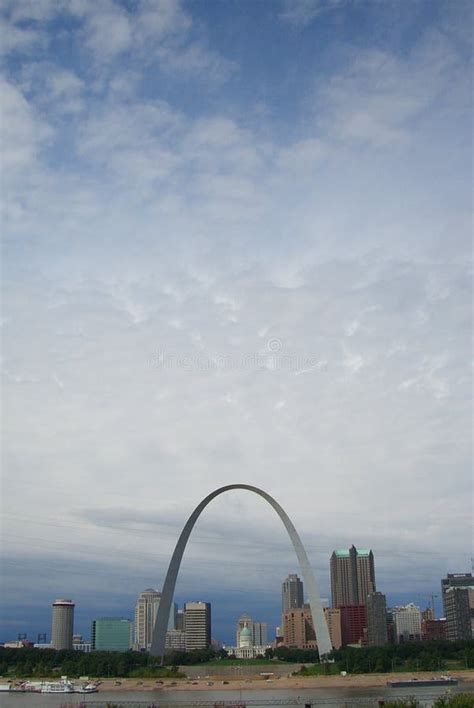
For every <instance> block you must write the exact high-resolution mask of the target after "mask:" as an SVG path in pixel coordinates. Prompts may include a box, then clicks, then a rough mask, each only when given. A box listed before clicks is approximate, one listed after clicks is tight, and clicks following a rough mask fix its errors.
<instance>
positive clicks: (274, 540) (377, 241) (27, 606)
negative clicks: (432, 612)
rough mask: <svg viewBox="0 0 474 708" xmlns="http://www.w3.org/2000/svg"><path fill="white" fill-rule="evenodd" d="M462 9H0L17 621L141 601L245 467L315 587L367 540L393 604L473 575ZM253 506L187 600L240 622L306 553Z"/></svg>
mask: <svg viewBox="0 0 474 708" xmlns="http://www.w3.org/2000/svg"><path fill="white" fill-rule="evenodd" d="M471 15H472V8H471V4H470V3H468V2H465V3H464V2H462V1H461V0H460V1H459V2H456V3H453V2H409V3H408V2H383V3H381V2H369V1H363V0H353V1H349V0H348V1H346V0H291V1H290V0H288V2H287V1H286V0H272V1H269V2H231V1H230V0H226V1H225V2H213V1H210V0H209V1H206V2H202V1H199V2H188V3H186V2H178V0H136V1H134V2H118V1H117V2H114V1H113V0H99V1H97V2H88V1H87V0H34V1H33V0H31V1H28V0H20V1H19V0H15V2H13V1H11V2H10V1H8V0H7V1H6V2H4V3H3V5H2V10H1V26H0V32H1V35H0V36H1V38H2V41H1V46H2V77H1V83H2V96H3V98H2V165H3V175H2V210H3V211H2V231H3V235H4V239H3V256H2V274H3V281H4V293H3V307H2V373H3V383H2V404H3V410H4V418H5V426H4V432H3V439H2V491H3V494H2V498H3V512H4V519H5V522H4V556H5V564H4V568H5V573H4V586H3V593H2V595H3V612H2V617H3V620H2V624H1V625H0V639H9V638H11V637H12V636H15V635H16V633H17V632H20V631H28V632H29V633H30V634H34V633H35V632H36V631H45V630H46V631H48V632H49V623H50V603H51V601H52V600H53V599H54V598H55V597H60V596H66V597H73V598H74V599H75V601H76V605H77V614H78V617H79V618H80V619H79V621H78V629H80V630H81V631H83V632H85V633H87V626H88V623H89V619H91V618H93V617H94V616H97V615H104V614H111V613H118V614H124V615H126V616H127V615H128V616H129V615H130V613H131V609H132V607H133V603H134V599H135V597H136V596H138V593H139V592H140V591H141V590H143V589H144V588H145V587H150V586H155V587H158V588H159V587H160V585H161V583H162V582H163V578H164V573H165V571H166V566H167V562H168V559H169V557H170V555H171V552H172V549H173V544H174V542H175V540H176V538H177V536H178V534H179V531H180V529H181V527H182V525H183V524H184V522H185V520H186V517H187V516H188V515H189V514H190V513H191V511H192V509H193V508H194V507H195V506H196V504H197V503H198V502H199V501H200V500H201V498H202V497H204V496H205V495H206V494H207V493H209V492H210V491H211V490H212V489H214V488H215V487H218V486H221V485H223V484H229V483H235V482H243V483H251V484H255V485H257V486H260V487H262V488H263V489H265V490H266V491H267V492H269V493H270V494H272V495H273V496H274V497H275V498H276V499H277V500H278V501H279V502H280V503H281V504H282V505H283V507H284V508H285V509H286V510H287V512H288V513H289V515H290V516H291V517H292V519H293V521H294V523H295V525H296V527H297V529H298V531H299V532H300V534H301V536H302V539H303V541H304V543H305V544H306V546H307V548H308V552H309V554H310V557H311V559H312V561H313V563H314V567H315V569H316V572H317V574H318V577H319V578H320V583H321V586H322V592H323V596H326V597H327V596H328V594H329V556H330V553H331V551H332V550H333V548H335V547H349V546H350V545H351V544H352V543H355V545H356V546H359V547H371V548H372V549H373V550H374V554H375V558H376V567H377V580H378V587H379V589H381V590H382V591H384V592H386V593H387V595H388V597H389V600H390V601H391V602H399V601H402V600H403V601H405V600H407V601H408V600H413V601H415V602H418V603H419V604H426V602H427V600H426V598H427V597H428V596H429V595H430V594H431V593H432V592H436V593H439V581H440V578H441V577H442V576H443V575H444V574H445V573H446V572H447V571H450V572H454V571H459V572H462V571H466V570H469V569H470V554H471V553H472V551H471V538H472V527H471V515H472V514H471V513H472V461H471V458H472V455H471V453H472V434H471V424H472V414H471V398H470V396H471V384H472V374H471V369H470V365H469V363H468V362H469V358H470V354H471V349H470V337H469V335H470V332H471V329H472V327H471V324H472V322H471V308H470V300H471V280H470V260H471V245H470V232H471V210H472V204H471V195H470V187H471V167H472V165H471V151H470V147H471V142H470V132H471V125H472V105H471V84H470V82H471V69H472V67H471V51H472V37H471V27H472V17H471ZM247 496H248V495H245V494H244V493H243V492H235V493H232V494H229V495H227V496H226V497H225V498H224V497H223V498H220V499H219V500H218V501H217V502H214V503H213V505H212V507H210V508H209V509H208V510H207V513H206V516H205V517H203V518H202V520H201V521H200V522H199V527H198V529H197V533H196V536H195V537H193V539H192V542H191V544H190V547H189V549H188V551H187V555H186V560H185V565H184V566H183V575H182V577H181V578H180V580H179V584H178V588H177V594H178V597H177V599H178V600H179V601H180V602H182V601H184V600H186V599H203V600H210V601H211V602H212V603H213V607H214V612H213V614H214V619H215V627H214V634H215V635H216V637H218V638H220V639H221V640H224V641H230V640H231V639H232V633H231V632H230V630H229V627H232V626H233V622H234V620H235V619H236V618H237V617H238V616H239V615H240V613H241V612H242V611H249V612H251V613H252V614H254V615H255V618H256V619H266V620H267V621H269V622H270V623H271V624H276V623H277V621H278V612H279V607H280V597H279V593H280V585H281V581H282V580H283V578H284V577H285V575H286V574H287V573H288V572H294V571H295V570H296V567H295V560H294V559H293V556H292V552H291V549H290V547H289V542H288V541H287V540H286V538H285V536H284V531H283V530H282V529H280V527H279V524H278V520H277V519H274V518H273V515H272V512H271V510H268V509H266V508H265V507H264V506H263V502H261V500H254V499H252V498H250V499H248V498H247ZM262 559H263V560H262ZM262 571H263V572H262ZM111 588H112V589H111ZM196 594H198V596H199V597H194V595H196ZM219 607H220V609H219Z"/></svg>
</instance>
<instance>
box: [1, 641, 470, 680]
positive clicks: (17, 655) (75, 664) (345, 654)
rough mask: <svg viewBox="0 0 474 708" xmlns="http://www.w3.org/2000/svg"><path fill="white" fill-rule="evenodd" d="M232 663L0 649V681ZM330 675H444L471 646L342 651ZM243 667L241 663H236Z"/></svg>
mask: <svg viewBox="0 0 474 708" xmlns="http://www.w3.org/2000/svg"><path fill="white" fill-rule="evenodd" d="M262 658H265V659H268V660H269V661H272V660H273V661H274V660H277V661H285V662H291V663H298V664H300V663H301V664H316V663H317V662H318V661H319V656H318V652H317V650H316V649H310V650H303V649H295V648H289V647H277V648H276V649H267V650H266V652H265V656H264V657H262ZM229 659H232V661H236V659H235V657H234V656H233V655H229V654H228V653H227V652H226V651H225V650H224V649H220V650H218V651H216V650H214V649H203V650H196V651H193V652H173V653H172V654H169V655H167V656H166V664H167V667H168V668H163V667H160V661H159V659H158V658H157V657H155V656H151V655H150V654H148V653H146V652H135V651H128V652H112V651H110V652H106V651H94V652H91V653H88V654H86V653H84V652H81V651H56V650H55V649H32V648H27V647H24V648H22V649H8V648H5V647H1V648H0V675H2V676H3V677H16V678H23V677H43V676H52V675H54V674H58V675H63V674H65V675H67V676H71V677H73V678H76V677H78V676H101V677H107V676H108V677H117V678H118V677H124V678H125V677H138V676H156V677H166V676H174V677H176V676H177V670H178V669H177V667H178V666H186V665H192V664H202V663H208V662H212V661H222V662H225V661H226V660H229ZM330 659H331V660H333V661H334V669H335V670H338V671H347V672H348V673H356V674H358V673H372V672H375V673H384V672H388V671H396V670H397V669H398V670H400V669H404V670H410V671H417V670H420V671H437V670H444V669H446V668H447V666H448V665H449V662H451V664H452V663H453V662H455V663H456V665H457V666H458V667H459V668H466V669H468V668H474V641H472V640H471V641H459V642H447V641H433V642H419V643H418V642H417V643H415V642H413V643H412V642H410V643H406V644H397V645H391V644H390V645H386V646H381V647H362V648H352V647H346V648H344V649H338V650H335V651H333V652H332V653H331V655H330ZM241 661H242V663H245V660H244V659H243V660H241Z"/></svg>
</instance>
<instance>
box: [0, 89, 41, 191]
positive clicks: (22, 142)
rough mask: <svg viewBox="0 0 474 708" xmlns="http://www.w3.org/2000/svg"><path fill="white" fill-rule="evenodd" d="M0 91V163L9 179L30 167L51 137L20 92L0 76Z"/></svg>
mask: <svg viewBox="0 0 474 708" xmlns="http://www.w3.org/2000/svg"><path fill="white" fill-rule="evenodd" d="M0 90H1V93H2V130H1V139H2V143H1V163H2V169H3V170H5V172H6V174H7V175H8V178H9V180H10V179H14V178H15V175H17V174H18V172H19V171H24V170H26V169H28V168H31V167H32V166H33V165H34V164H35V163H36V161H37V159H38V155H39V151H40V149H41V147H42V146H43V145H44V143H45V142H46V141H48V140H49V139H50V138H51V136H52V130H51V128H49V126H48V125H47V124H46V123H44V122H43V121H41V120H40V119H38V118H37V116H35V114H34V111H33V109H32V107H31V106H30V105H29V103H28V101H27V100H26V99H25V97H24V96H23V94H22V93H21V91H20V90H19V89H18V88H17V87H16V86H15V85H14V84H12V83H10V82H8V81H6V80H5V79H3V78H0Z"/></svg>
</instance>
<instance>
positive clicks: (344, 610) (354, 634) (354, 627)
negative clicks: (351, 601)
mask: <svg viewBox="0 0 474 708" xmlns="http://www.w3.org/2000/svg"><path fill="white" fill-rule="evenodd" d="M339 609H340V611H341V638H342V645H343V646H347V644H360V642H361V640H362V639H363V638H364V636H365V629H366V627H367V609H366V607H365V605H342V606H341V607H339Z"/></svg>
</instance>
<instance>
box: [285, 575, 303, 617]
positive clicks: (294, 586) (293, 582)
mask: <svg viewBox="0 0 474 708" xmlns="http://www.w3.org/2000/svg"><path fill="white" fill-rule="evenodd" d="M303 602H304V599H303V583H302V582H301V580H300V579H299V578H298V576H297V575H295V574H292V575H288V577H286V578H285V580H284V581H283V583H282V586H281V611H282V614H285V612H289V611H290V610H295V609H298V608H300V607H303Z"/></svg>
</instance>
